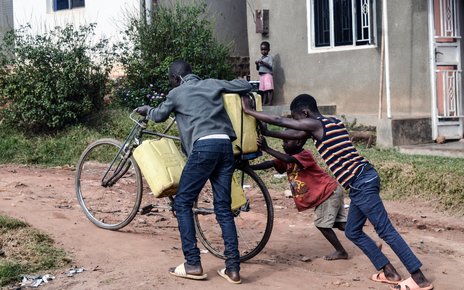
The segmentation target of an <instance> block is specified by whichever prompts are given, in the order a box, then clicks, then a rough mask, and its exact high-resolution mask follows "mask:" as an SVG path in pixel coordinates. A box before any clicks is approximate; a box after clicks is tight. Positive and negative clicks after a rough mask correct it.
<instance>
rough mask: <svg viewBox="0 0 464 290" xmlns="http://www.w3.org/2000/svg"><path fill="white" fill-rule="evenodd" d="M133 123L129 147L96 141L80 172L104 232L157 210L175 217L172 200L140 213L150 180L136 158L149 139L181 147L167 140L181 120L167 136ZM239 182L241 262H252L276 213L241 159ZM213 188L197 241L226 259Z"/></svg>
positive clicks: (79, 190) (200, 205)
mask: <svg viewBox="0 0 464 290" xmlns="http://www.w3.org/2000/svg"><path fill="white" fill-rule="evenodd" d="M129 118H130V119H131V120H132V121H133V122H134V123H135V124H134V126H133V127H132V129H131V131H130V133H129V135H128V136H127V138H126V139H125V141H124V142H120V141H118V140H115V139H108V138H105V139H99V140H97V141H94V142H93V143H91V144H89V145H88V146H87V148H86V149H85V150H84V151H83V153H82V154H81V156H80V158H79V161H78V163H77V166H76V177H75V189H76V195H77V199H78V201H79V204H80V206H81V207H82V209H83V211H84V213H85V215H86V216H87V218H88V219H89V220H90V221H91V222H92V223H93V224H95V225H96V226H97V227H100V228H103V229H108V230H119V229H122V228H123V227H125V226H127V225H128V224H129V223H130V222H131V221H132V220H133V219H134V217H135V216H136V215H137V214H138V213H139V214H146V213H148V212H150V211H151V210H152V209H164V210H169V211H171V212H172V213H173V214H175V213H174V209H173V202H174V198H173V197H172V196H171V197H166V198H164V199H166V201H167V202H166V205H158V204H149V205H147V206H144V207H142V208H140V206H141V202H142V193H143V188H144V180H143V176H142V172H141V170H140V168H139V167H138V165H137V162H136V160H135V159H134V157H133V156H132V152H133V151H134V150H135V148H136V147H137V146H139V145H140V144H141V142H142V139H143V137H145V136H146V135H148V136H151V137H152V138H169V139H173V140H177V141H179V140H180V138H179V137H177V136H174V135H170V134H167V132H168V131H169V130H170V129H171V127H172V126H173V125H174V124H175V119H174V118H172V119H171V121H170V122H169V124H168V125H167V127H166V128H165V129H164V130H163V132H158V131H155V130H149V129H147V124H148V120H147V119H140V120H137V119H136V118H134V112H132V113H131V114H130V115H129ZM234 177H235V179H236V180H237V182H238V183H239V185H241V186H242V188H243V190H244V192H245V195H246V200H247V201H246V203H245V204H244V205H243V206H241V207H240V208H238V209H236V210H234V211H233V212H234V216H235V224H236V228H237V234H238V239H239V251H240V260H241V261H246V260H249V259H251V258H253V257H254V256H256V255H257V254H258V253H259V252H260V251H261V250H262V249H263V248H264V247H265V245H266V243H267V242H268V240H269V237H270V235H271V232H272V227H273V220H274V210H273V206H272V199H271V197H270V195H269V192H268V190H267V188H266V185H265V184H264V182H263V181H262V180H261V178H260V177H259V176H258V175H257V174H256V173H255V172H254V171H253V170H252V169H251V168H250V166H249V160H247V159H244V158H243V156H236V160H235V171H234ZM208 183H209V182H208ZM208 183H207V185H205V187H204V188H203V190H202V192H201V193H200V195H199V196H198V199H197V201H196V202H195V204H194V208H193V212H194V221H195V228H196V231H197V237H198V238H199V240H200V241H201V243H202V244H203V245H204V246H205V247H206V248H207V249H208V250H209V252H211V253H212V254H213V255H214V256H216V257H218V258H221V259H225V256H224V254H223V252H224V245H223V240H222V234H221V229H220V227H219V225H218V224H217V222H216V219H215V215H214V209H213V197H212V190H211V187H210V185H209V184H208Z"/></svg>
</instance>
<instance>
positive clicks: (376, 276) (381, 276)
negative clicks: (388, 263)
mask: <svg viewBox="0 0 464 290" xmlns="http://www.w3.org/2000/svg"><path fill="white" fill-rule="evenodd" d="M371 280H372V281H374V282H381V283H387V284H395V285H396V284H398V283H400V282H401V280H399V281H393V280H388V279H387V277H386V276H385V273H384V272H380V273H377V274H372V276H371Z"/></svg>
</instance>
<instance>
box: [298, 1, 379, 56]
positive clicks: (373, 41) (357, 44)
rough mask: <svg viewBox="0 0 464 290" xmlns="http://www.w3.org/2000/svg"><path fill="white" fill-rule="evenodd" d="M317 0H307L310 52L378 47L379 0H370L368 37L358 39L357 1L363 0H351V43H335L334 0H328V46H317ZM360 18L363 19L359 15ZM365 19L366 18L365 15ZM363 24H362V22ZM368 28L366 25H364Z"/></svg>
mask: <svg viewBox="0 0 464 290" xmlns="http://www.w3.org/2000/svg"><path fill="white" fill-rule="evenodd" d="M315 1H317V0H306V9H307V26H308V30H307V31H308V53H320V52H330V51H344V50H357V49H368V48H375V47H377V15H376V10H377V0H368V1H369V4H370V5H371V7H370V9H369V14H372V15H369V17H368V18H367V20H368V21H369V22H370V23H369V24H368V26H367V29H368V35H369V36H368V39H366V38H365V37H364V36H363V37H362V38H359V39H358V27H359V26H358V25H357V18H358V15H357V13H358V12H357V5H358V4H357V2H358V1H362V0H351V33H352V40H351V44H345V45H336V44H335V31H334V30H335V28H334V14H335V12H334V0H327V1H328V4H329V18H330V19H329V45H327V46H316V34H317V32H316V31H315V27H316V21H317V20H318V19H319V18H316V17H315V15H314V2H315ZM359 19H362V18H361V17H359ZM363 20H366V18H365V17H364V18H363ZM360 26H362V24H360ZM362 27H364V28H366V26H362Z"/></svg>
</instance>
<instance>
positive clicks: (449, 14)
mask: <svg viewBox="0 0 464 290" xmlns="http://www.w3.org/2000/svg"><path fill="white" fill-rule="evenodd" d="M462 2H463V1H462V0H429V20H430V22H431V25H429V29H430V30H431V31H430V34H429V35H430V36H431V37H430V38H431V50H432V56H431V58H432V72H431V73H432V78H431V79H432V106H433V107H432V126H433V128H432V135H433V139H434V140H435V139H437V137H438V136H442V137H445V138H446V139H462V138H463V136H464V104H463V103H464V102H463V99H464V97H463V87H464V84H463V78H462V63H463V55H464V53H463V51H462V50H463V46H464V45H463V44H462V39H461V27H463V24H462V21H463V20H464V17H463V9H464V5H463V3H462Z"/></svg>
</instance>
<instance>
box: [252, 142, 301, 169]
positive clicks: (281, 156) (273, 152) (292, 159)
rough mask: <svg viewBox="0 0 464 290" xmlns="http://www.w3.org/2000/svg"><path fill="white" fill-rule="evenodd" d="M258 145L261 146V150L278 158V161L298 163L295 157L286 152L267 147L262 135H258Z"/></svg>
mask: <svg viewBox="0 0 464 290" xmlns="http://www.w3.org/2000/svg"><path fill="white" fill-rule="evenodd" d="M258 146H259V147H260V148H261V150H263V151H264V152H266V153H268V154H269V155H271V156H273V157H275V158H277V159H279V160H280V161H283V162H285V163H298V164H299V163H300V162H299V161H298V160H297V159H296V158H295V157H293V156H291V155H288V154H286V153H282V152H279V151H277V150H274V149H272V148H271V147H269V146H268V145H267V141H266V139H265V138H264V137H260V138H259V139H258Z"/></svg>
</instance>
